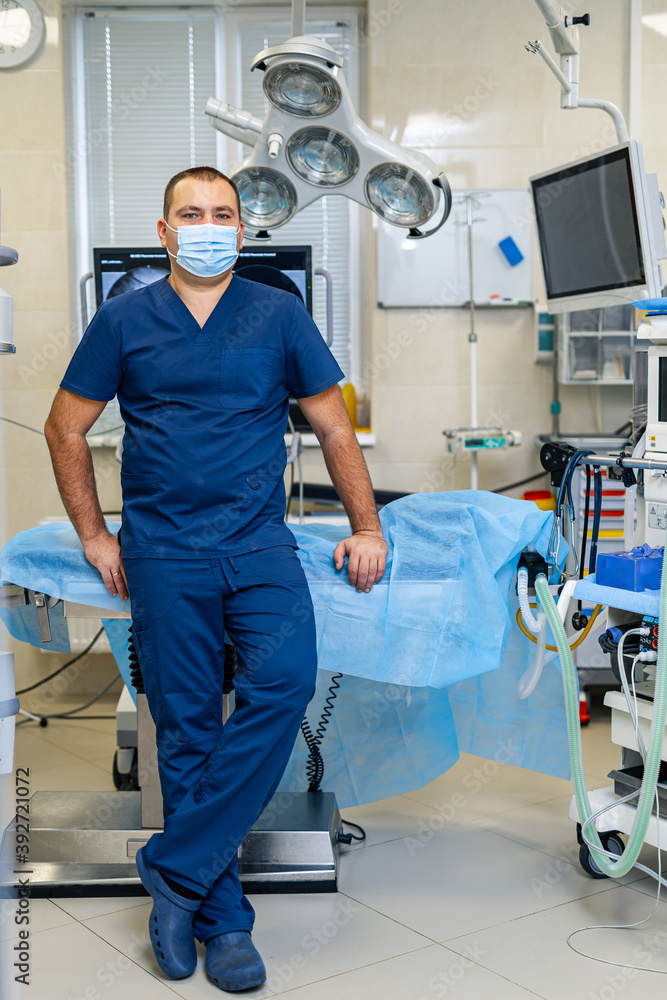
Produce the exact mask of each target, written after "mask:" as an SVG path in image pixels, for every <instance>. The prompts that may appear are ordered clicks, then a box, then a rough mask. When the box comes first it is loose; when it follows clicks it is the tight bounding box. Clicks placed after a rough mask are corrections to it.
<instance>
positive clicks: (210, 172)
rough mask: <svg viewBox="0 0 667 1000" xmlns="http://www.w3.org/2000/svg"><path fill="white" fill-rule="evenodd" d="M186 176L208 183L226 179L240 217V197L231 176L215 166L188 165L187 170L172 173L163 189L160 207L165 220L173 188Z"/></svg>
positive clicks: (167, 216)
mask: <svg viewBox="0 0 667 1000" xmlns="http://www.w3.org/2000/svg"><path fill="white" fill-rule="evenodd" d="M186 177H194V179H195V180H197V181H207V182H208V183H209V184H210V183H211V182H212V181H227V183H228V184H229V186H230V187H231V189H232V191H233V192H234V194H235V195H236V207H237V209H238V213H239V220H240V219H241V199H240V197H239V189H238V188H237V186H236V184H235V183H234V181H233V180H232V179H231V177H227V175H226V174H223V173H222V172H221V171H220V170H217V169H216V168H215V167H188V169H187V170H181V171H180V173H178V174H174V176H173V177H172V178H171V180H170V181H169V182H168V184H167V186H166V188H165V189H164V205H163V207H162V211H163V212H164V219H165V221H166V220H167V219H168V218H169V210H170V209H171V201H172V197H173V194H174V188H175V187H176V185H177V184H178V182H179V181H182V180H185V178H186Z"/></svg>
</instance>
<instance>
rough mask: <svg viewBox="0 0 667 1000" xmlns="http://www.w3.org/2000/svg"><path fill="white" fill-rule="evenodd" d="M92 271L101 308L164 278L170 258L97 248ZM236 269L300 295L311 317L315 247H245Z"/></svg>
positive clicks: (140, 250) (150, 250)
mask: <svg viewBox="0 0 667 1000" xmlns="http://www.w3.org/2000/svg"><path fill="white" fill-rule="evenodd" d="M93 270H94V276H95V296H96V300H97V306H98V308H99V307H100V306H101V305H102V303H103V302H104V301H105V300H106V299H107V298H109V297H111V296H115V295H122V293H123V292H129V291H131V290H133V289H136V288H141V286H142V285H149V284H151V283H152V282H153V281H158V280H159V279H160V278H165V277H166V276H167V275H168V274H169V271H170V267H169V257H168V254H167V251H166V249H165V248H164V247H95V249H94V250H93ZM234 272H235V273H236V274H238V275H240V276H241V277H243V278H247V279H248V280H250V281H258V282H260V283H261V284H264V285H271V286H272V287H275V288H283V289H285V291H288V292H291V293H292V294H294V295H298V296H299V298H300V299H301V301H302V302H303V304H304V305H305V307H306V309H307V310H308V312H309V313H310V315H311V316H312V314H313V266H312V247H310V246H271V245H270V244H262V246H257V247H255V246H250V247H246V246H244V247H242V248H241V252H240V254H239V257H238V260H237V261H236V264H235V265H234Z"/></svg>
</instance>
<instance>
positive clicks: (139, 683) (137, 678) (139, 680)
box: [127, 625, 146, 694]
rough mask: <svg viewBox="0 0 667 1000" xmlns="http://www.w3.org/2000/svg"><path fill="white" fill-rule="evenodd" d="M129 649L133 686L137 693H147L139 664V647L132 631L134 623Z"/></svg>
mask: <svg viewBox="0 0 667 1000" xmlns="http://www.w3.org/2000/svg"><path fill="white" fill-rule="evenodd" d="M127 649H128V654H129V656H128V658H129V661H130V676H131V678H132V687H133V688H134V690H135V691H136V692H137V694H145V693H146V690H145V688H144V679H143V677H142V674H141V667H140V665H139V656H138V654H137V648H136V646H135V645H134V633H133V631H132V625H130V629H129V635H128V638H127Z"/></svg>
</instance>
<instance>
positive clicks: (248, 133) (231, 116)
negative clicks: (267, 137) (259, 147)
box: [204, 97, 264, 146]
mask: <svg viewBox="0 0 667 1000" xmlns="http://www.w3.org/2000/svg"><path fill="white" fill-rule="evenodd" d="M204 114H207V115H208V116H209V117H210V119H211V124H212V125H213V126H214V128H216V129H217V130H218V131H219V132H224V134H225V135H228V136H229V137H230V138H231V139H237V140H238V141H239V142H242V143H244V144H245V145H246V146H254V145H255V144H256V142H257V139H258V138H259V134H260V132H261V131H262V127H263V125H264V123H263V122H262V121H261V120H260V119H259V118H255V116H254V115H251V114H250V112H249V111H244V110H243V109H242V108H236V107H234V105H233V104H226V103H225V102H224V101H218V100H216V98H215V97H209V99H208V101H207V102H206V107H205V109H204Z"/></svg>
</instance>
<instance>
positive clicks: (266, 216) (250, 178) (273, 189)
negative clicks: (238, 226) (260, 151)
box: [234, 167, 296, 230]
mask: <svg viewBox="0 0 667 1000" xmlns="http://www.w3.org/2000/svg"><path fill="white" fill-rule="evenodd" d="M234 182H235V184H236V186H237V187H238V189H239V197H240V199H241V215H242V217H243V221H244V222H245V223H246V225H248V226H249V227H250V228H251V229H258V230H264V229H270V228H273V229H275V228H276V227H277V226H282V225H284V224H285V223H286V222H288V221H289V220H290V219H291V218H292V216H293V215H294V213H295V212H296V191H295V190H294V185H293V184H292V182H291V181H290V179H289V178H288V177H285V175H284V174H281V173H280V171H278V170H273V169H272V168H271V167H246V168H245V169H244V170H240V171H239V172H238V173H237V174H235V175H234Z"/></svg>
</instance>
